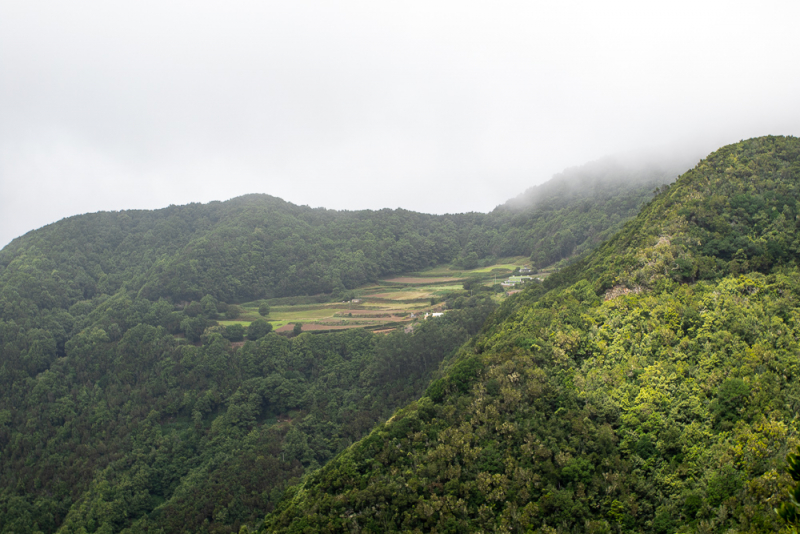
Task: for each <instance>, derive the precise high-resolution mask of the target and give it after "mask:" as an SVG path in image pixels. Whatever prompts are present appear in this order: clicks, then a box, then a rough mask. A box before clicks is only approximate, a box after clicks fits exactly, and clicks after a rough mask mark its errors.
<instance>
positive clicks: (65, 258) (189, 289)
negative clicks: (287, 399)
mask: <svg viewBox="0 0 800 534" xmlns="http://www.w3.org/2000/svg"><path fill="white" fill-rule="evenodd" d="M690 166H691V165H689V164H684V163H680V162H679V163H675V162H669V164H666V163H648V164H642V163H637V164H632V163H629V162H620V161H618V160H612V159H608V160H601V161H599V162H595V163H591V164H588V165H586V166H583V167H579V168H575V169H570V170H568V171H565V172H564V173H563V174H562V175H558V176H556V177H555V178H553V179H552V180H550V181H549V182H547V183H546V184H544V185H541V186H538V187H535V188H532V189H530V190H528V191H527V192H526V193H525V194H524V195H521V196H520V197H518V198H517V199H515V200H513V201H509V202H508V203H506V204H504V205H503V206H500V207H498V208H497V209H495V210H494V211H493V212H491V213H489V214H481V213H466V214H456V215H426V214H421V213H415V212H411V211H406V210H401V209H398V210H389V209H384V210H380V211H369V210H364V211H335V210H326V209H322V208H316V209H312V208H309V207H307V206H296V205H294V204H291V203H288V202H285V201H283V200H280V199H278V198H275V197H270V196H268V195H247V196H243V197H239V198H235V199H233V200H229V201H227V202H211V203H209V204H189V205H186V206H170V207H169V208H165V209H161V210H154V211H143V210H130V211H122V212H101V213H93V214H87V215H79V216H75V217H70V218H68V219H64V220H62V221H59V222H57V223H54V224H51V225H48V226H46V227H44V228H41V229H39V230H36V231H33V232H30V233H28V234H26V235H25V236H23V237H20V238H17V239H15V240H14V241H13V242H12V243H10V244H9V245H8V246H6V247H5V248H4V249H3V250H2V251H0V284H2V287H3V293H2V295H0V298H4V300H6V301H9V302H20V304H19V305H20V306H23V307H31V306H33V307H36V308H39V309H43V308H45V309H47V308H68V307H69V306H71V305H72V304H74V303H75V302H78V301H80V300H88V299H92V298H93V297H95V296H96V295H101V294H107V295H111V294H114V293H115V292H116V291H118V290H119V289H121V288H124V289H125V290H127V291H134V292H136V293H137V294H138V295H139V296H141V297H144V298H147V299H150V300H157V299H158V298H160V297H164V298H167V299H170V300H172V301H191V300H200V298H202V297H203V296H205V295H206V294H210V295H211V296H213V297H215V298H216V299H218V300H221V301H224V302H241V301H246V300H254V299H259V298H270V297H280V296H290V295H314V294H318V293H332V292H339V291H342V290H344V289H352V288H354V287H357V286H359V285H363V284H365V283H367V282H372V281H375V280H376V279H377V278H378V277H381V276H385V275H388V274H394V273H401V272H409V271H414V270H419V269H423V268H425V267H429V266H433V265H439V264H442V263H450V262H453V263H454V264H455V265H457V266H458V267H461V268H465V269H469V268H474V267H477V266H478V265H479V264H480V263H481V262H483V263H487V262H489V261H491V260H492V259H494V258H498V257H507V256H520V255H524V256H528V255H530V256H531V260H532V261H533V263H534V266H535V267H544V266H546V265H550V264H552V263H555V262H557V261H559V260H563V259H565V258H569V257H571V256H573V255H575V254H581V253H585V252H586V251H588V250H589V249H590V248H592V247H594V246H596V245H598V244H599V243H600V242H602V241H603V240H604V239H605V238H606V237H608V236H610V235H612V234H613V232H614V231H616V230H617V229H619V228H620V227H621V225H622V223H623V222H624V221H625V220H627V219H629V218H630V217H633V216H634V215H635V214H636V213H637V212H638V209H639V207H640V206H641V205H642V204H643V203H644V202H646V201H647V200H649V199H650V198H652V195H653V189H654V188H657V187H659V186H661V185H663V184H667V183H670V182H672V181H674V179H675V178H676V177H677V176H678V174H680V172H682V171H684V170H685V169H687V168H689V167H690ZM12 315H13V314H12Z"/></svg>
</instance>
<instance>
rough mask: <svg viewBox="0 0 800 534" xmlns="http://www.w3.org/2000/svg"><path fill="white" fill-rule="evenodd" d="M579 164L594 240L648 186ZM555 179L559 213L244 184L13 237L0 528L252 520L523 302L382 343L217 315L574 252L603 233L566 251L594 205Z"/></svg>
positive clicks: (5, 288) (467, 307) (469, 301)
mask: <svg viewBox="0 0 800 534" xmlns="http://www.w3.org/2000/svg"><path fill="white" fill-rule="evenodd" d="M585 171H586V173H584V175H582V176H583V177H582V178H581V180H583V179H586V180H590V179H591V180H594V182H593V183H595V186H593V187H595V188H596V191H597V192H598V199H600V198H601V197H602V195H600V193H599V192H600V191H601V190H605V189H608V194H607V195H606V196H605V197H602V198H604V199H605V200H603V201H602V202H603V204H602V206H603V207H602V209H603V210H608V211H607V213H606V212H604V213H605V214H606V215H608V217H607V218H606V219H604V220H602V221H601V220H598V222H597V225H596V227H595V229H598V231H599V232H601V233H602V232H603V231H608V230H609V229H610V228H612V227H613V225H618V224H620V223H621V221H622V220H623V219H624V218H625V217H627V216H628V215H629V214H630V213H632V212H631V211H630V210H631V209H632V208H631V206H634V205H638V204H640V203H641V202H644V201H645V199H646V198H651V197H652V188H651V187H650V186H651V185H652V184H649V183H648V185H646V186H645V185H642V184H638V185H635V181H633V182H631V184H634V185H631V187H630V189H625V188H621V189H620V188H619V184H618V183H616V182H615V180H616V179H614V178H613V175H615V174H614V172H612V173H611V174H608V173H606V174H602V173H601V174H599V175H597V176H595V178H591V177H592V176H594V175H593V174H592V172H593V171H591V170H590V169H589V170H586V169H585ZM615 172H616V171H615ZM587 173H588V174H587ZM620 176H621V175H620ZM615 184H616V185H615ZM562 193H563V192H562ZM562 193H558V195H561V197H559V198H562V201H563V202H561V201H560V202H561V204H559V205H560V206H561V208H560V210H559V211H558V212H557V213H556V212H552V213H551V212H548V211H546V210H542V209H541V206H537V205H531V206H528V207H526V208H513V209H505V208H502V209H499V210H497V211H496V212H494V213H492V214H488V215H485V214H476V213H472V214H460V215H443V216H434V215H424V214H418V213H413V212H408V211H404V210H381V211H377V212H374V211H359V212H337V211H332V210H324V209H311V208H308V207H304V206H295V205H292V204H289V203H286V202H283V201H281V200H280V199H276V198H273V197H269V196H266V195H250V196H246V197H240V198H237V199H233V200H231V201H228V202H214V203H210V204H206V205H200V204H193V205H188V206H171V207H169V208H165V209H163V210H156V211H125V212H113V213H112V212H109V213H96V214H89V215H81V216H76V217H71V218H68V219H65V220H62V221H59V222H58V223H55V224H52V225H49V226H47V227H45V228H42V229H40V230H36V231H34V232H31V233H29V234H26V235H25V236H22V237H20V238H18V239H16V240H14V241H13V242H12V243H11V244H10V245H8V246H7V247H5V248H4V249H3V250H2V251H0V532H15V533H27V532H31V533H33V532H46V533H51V532H87V533H93V532H103V533H106V532H123V531H124V532H145V531H146V532H159V531H162V530H163V531H164V532H178V531H184V530H188V531H203V532H238V531H239V529H240V528H241V527H242V526H243V525H249V526H254V525H257V524H258V523H259V522H260V521H261V519H262V518H263V517H264V516H265V514H267V513H268V512H270V511H272V510H273V508H274V506H275V504H276V503H277V502H279V501H280V500H281V498H282V495H283V492H284V491H285V489H286V488H288V487H289V486H291V485H294V484H296V483H297V482H299V481H300V480H301V478H302V477H303V476H305V475H306V474H308V473H311V472H313V471H315V470H316V469H317V468H319V467H320V466H323V465H325V464H326V463H327V462H328V461H329V460H331V459H332V458H334V457H336V456H337V455H338V454H339V453H340V452H341V451H343V450H345V449H346V448H347V447H348V446H350V445H351V444H353V443H355V442H357V441H358V440H359V439H361V438H362V437H363V436H365V435H366V434H367V433H369V432H370V430H371V429H372V428H373V427H374V426H375V425H376V424H378V423H380V422H381V421H385V420H386V419H387V418H388V417H389V416H390V415H391V414H392V413H394V412H395V411H396V410H397V409H399V408H401V407H402V406H405V405H407V404H408V403H409V402H412V401H414V400H415V399H418V398H419V397H420V396H421V395H423V394H424V392H425V391H426V389H427V388H428V387H429V385H430V382H431V380H432V379H436V378H438V377H440V376H441V375H440V364H441V363H442V362H443V361H450V359H451V358H452V357H453V355H454V354H455V352H456V351H457V350H458V348H459V347H461V346H462V345H464V343H466V342H468V341H469V340H470V339H471V338H472V337H473V336H474V335H476V334H478V333H479V332H480V331H481V329H483V328H487V327H485V326H484V325H485V324H487V323H486V319H487V317H489V316H491V317H492V319H491V321H489V323H488V324H489V325H497V324H499V323H500V322H501V321H502V319H503V318H504V317H507V316H509V314H512V313H514V310H515V309H516V307H515V306H517V305H518V304H514V302H516V303H521V302H523V301H524V298H523V299H510V301H507V302H506V303H505V304H503V305H502V306H501V307H500V311H499V313H497V314H494V315H490V314H491V313H492V310H493V308H494V304H493V301H492V299H491V298H490V295H491V294H493V293H492V292H480V291H479V292H476V294H475V295H474V296H472V297H469V296H468V295H466V292H465V294H464V296H463V297H461V298H458V299H455V301H454V305H453V306H452V308H454V309H451V310H449V311H448V312H447V314H446V315H445V316H444V317H440V318H437V319H435V320H431V321H429V322H426V323H423V324H422V325H421V326H419V327H418V328H415V329H414V330H413V332H411V333H403V332H400V331H398V332H393V333H390V334H388V335H385V336H383V335H374V334H370V333H368V332H364V331H350V332H339V333H328V334H318V335H310V334H301V335H299V336H295V337H292V336H289V335H287V336H284V335H277V334H275V333H270V332H269V324H268V323H266V322H264V321H263V320H255V321H252V323H251V325H250V326H249V327H248V328H247V329H244V328H243V327H241V326H238V328H237V325H234V324H229V325H228V326H227V327H221V326H219V325H220V323H221V322H223V321H224V320H230V319H235V318H236V317H237V314H239V313H240V311H241V310H240V307H239V306H237V304H241V303H243V302H245V301H252V300H256V299H261V298H270V297H274V298H275V300H276V301H277V300H281V299H278V297H287V298H288V297H296V296H298V295H314V296H313V297H303V298H305V299H311V300H314V301H315V302H317V301H325V300H326V299H327V300H334V299H339V298H341V297H342V294H343V293H344V292H345V290H348V291H349V290H350V289H352V288H356V287H358V286H360V285H361V284H364V283H366V282H369V281H373V280H376V279H377V278H378V277H380V276H385V275H388V274H391V273H401V272H407V271H412V270H413V271H419V270H422V269H424V268H427V267H429V266H432V265H441V264H448V263H449V264H452V265H454V266H456V267H458V268H459V269H462V268H467V267H469V266H473V267H474V266H476V265H478V266H481V265H483V266H490V265H492V264H493V261H494V258H497V257H507V256H509V255H510V254H517V255H522V256H529V255H530V254H531V252H533V248H532V247H535V243H537V242H539V241H540V240H541V239H543V237H542V236H550V237H548V239H551V241H552V242H553V243H555V245H556V248H558V249H559V250H560V251H561V252H560V253H559V254H560V255H559V254H557V255H556V256H553V258H554V259H555V260H564V259H567V258H570V257H573V256H574V254H576V253H580V252H581V251H582V250H585V249H586V248H587V247H590V246H595V243H594V241H593V240H594V239H595V238H596V236H597V235H599V234H591V235H590V234H586V236H584V237H585V239H584V237H581V239H584V241H582V242H581V243H583V244H578V245H575V244H574V243H572V242H570V244H569V246H566V245H565V246H561V245H560V243H561V241H559V240H560V239H562V238H563V237H564V235H566V234H564V233H561V234H558V229H559V228H565V227H567V226H569V225H570V224H572V223H573V222H575V221H578V219H580V221H579V222H575V225H576V226H575V228H578V227H583V226H582V225H584V223H585V222H586V219H585V214H586V213H590V214H594V215H591V217H594V216H595V215H596V214H597V213H598V212H597V211H596V209H595V207H593V205H592V204H591V202H589V203H588V204H587V199H586V198H584V197H583V196H581V195H580V194H575V195H572V194H562ZM543 195H544V196H542V195H540V197H541V198H551V199H555V196H553V195H555V193H553V194H552V195H551V194H550V193H547V194H543ZM547 195H550V197H548V196H547ZM598 202H600V200H598ZM587 210H588V211H587ZM539 211H541V213H539ZM580 214H583V215H580ZM626 214H628V215H626ZM555 218H557V219H558V222H557V224H551V219H553V220H555ZM554 232H555V233H554ZM551 234H552V235H551ZM573 235H574V234H573ZM580 247H584V248H580ZM447 272H450V271H447ZM565 276H566V275H565ZM297 298H300V297H297ZM525 298H529V297H525ZM289 300H292V299H289ZM301 300H302V299H301ZM281 301H282V300H281ZM512 301H513V302H512ZM446 304H447V303H444V304H443V305H446ZM252 313H255V312H252ZM249 321H250V319H248V322H249ZM447 380H450V379H449V378H447V379H445V382H439V383H438V384H439V385H440V386H441V384H443V383H449V382H447Z"/></svg>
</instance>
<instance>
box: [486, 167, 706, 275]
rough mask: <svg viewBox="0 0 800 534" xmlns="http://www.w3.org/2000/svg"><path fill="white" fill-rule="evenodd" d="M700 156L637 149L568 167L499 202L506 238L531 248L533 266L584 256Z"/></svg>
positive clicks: (498, 213) (497, 214) (496, 215)
mask: <svg viewBox="0 0 800 534" xmlns="http://www.w3.org/2000/svg"><path fill="white" fill-rule="evenodd" d="M699 159H700V158H699V157H698V158H692V157H686V156H681V157H678V156H676V155H662V154H649V153H635V154H628V155H621V156H614V157H606V158H603V159H600V160H597V161H593V162H590V163H587V164H585V165H582V166H580V167H573V168H570V169H566V170H565V171H564V172H562V173H559V174H557V175H555V176H554V177H553V178H552V179H551V180H549V181H547V182H545V183H543V184H541V185H538V186H535V187H531V188H530V189H528V190H527V191H525V192H524V193H523V194H521V195H519V196H518V197H516V198H513V199H511V200H509V201H508V202H506V203H505V204H503V205H501V206H498V207H497V208H496V209H495V210H494V211H493V212H492V213H491V214H490V215H491V216H492V217H493V218H495V219H496V220H499V221H503V223H504V224H506V225H507V230H506V232H505V235H506V236H507V238H506V239H507V241H508V242H514V243H516V246H517V248H518V249H524V250H526V251H527V250H530V251H531V252H530V257H531V262H532V265H533V266H534V267H538V268H541V267H545V266H548V265H551V264H553V263H556V262H558V261H561V260H564V259H565V258H569V259H571V258H573V257H574V256H582V255H585V254H586V253H587V252H589V251H591V250H592V249H593V248H595V247H596V246H597V245H599V244H600V243H602V242H603V241H605V240H606V239H608V238H609V237H611V236H613V235H614V234H615V233H616V232H617V231H619V230H620V228H622V225H623V224H624V223H625V222H626V221H627V220H629V219H631V218H633V217H635V216H636V215H637V214H638V212H639V210H640V209H641V207H642V206H643V205H644V204H645V203H647V202H648V201H649V200H650V199H651V198H652V197H653V191H654V190H656V191H658V190H659V189H660V188H661V187H663V186H665V185H668V184H670V183H672V182H673V181H675V178H676V177H677V176H679V175H681V174H683V173H684V172H685V171H686V170H687V169H690V168H692V167H693V166H694V165H695V164H696V163H697V161H698V160H699Z"/></svg>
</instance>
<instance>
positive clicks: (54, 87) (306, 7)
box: [0, 0, 800, 246]
mask: <svg viewBox="0 0 800 534" xmlns="http://www.w3.org/2000/svg"><path fill="white" fill-rule="evenodd" d="M798 20H800V2H798V1H796V0H791V1H761V2H752V1H748V2H732V1H729V0H728V1H713V2H711V1H709V2H704V1H702V0H693V1H691V2H689V1H675V0H671V1H669V2H661V3H655V2H642V1H640V0H639V1H631V2H619V1H604V2H596V1H591V2H589V1H587V2H569V1H560V2H554V1H548V2H541V1H532V0H529V1H520V2H508V1H496V2H486V1H482V2H470V1H464V0H459V1H447V2H444V1H442V2H436V1H431V0H426V1H424V2H423V1H420V2H417V1H408V0H404V1H402V2H400V1H374V0H372V1H363V2H356V1H342V2H336V1H325V2H307V1H298V0H292V1H289V2H286V1H283V2H273V1H264V0H261V1H252V2H249V1H233V2H230V1H228V2H221V1H220V2H211V1H204V0H201V1H198V0H192V1H171V0H158V1H142V0H137V1H135V2H108V1H99V0H98V1H95V2H86V1H80V0H71V1H69V2H61V1H51V2H43V1H35V0H25V1H24V2H21V1H13V0H0V246H4V245H5V244H7V243H8V242H9V241H10V240H11V239H13V238H14V237H17V236H19V235H22V234H24V233H26V232H28V231H30V230H32V229H34V228H38V227H41V226H43V225H45V224H48V223H51V222H54V221H56V220H59V219H61V218H63V217H67V216H70V215H75V214H79V213H85V212H90V211H99V210H119V209H128V208H159V207H164V206H167V205H169V204H185V203H188V202H207V201H209V200H226V199H229V198H232V197H235V196H238V195H242V194H246V193H268V194H271V195H275V196H278V197H281V198H284V199H286V200H289V201H291V202H295V203H298V204H308V205H311V206H325V207H328V208H336V209H361V208H383V207H390V208H395V207H403V208H407V209H412V210H417V211H424V212H430V213H445V212H460V211H472V210H474V211H489V210H491V209H492V208H494V206H496V205H497V204H500V203H502V202H503V201H505V200H507V199H508V198H510V197H513V196H516V195H517V194H519V193H520V192H522V191H523V190H525V189H526V188H528V187H530V186H532V185H534V184H537V183H540V182H542V181H545V180H547V179H549V178H550V177H551V176H552V175H553V174H554V173H556V172H559V171H561V170H562V169H564V168H565V167H568V166H574V165H579V164H582V163H585V162H587V161H590V160H593V159H597V158H599V157H602V156H604V155H607V154H611V153H615V152H620V151H629V150H634V149H639V148H643V147H660V146H673V147H675V146H677V147H684V148H685V147H689V149H690V150H696V151H698V153H707V152H709V151H711V150H713V149H714V148H717V147H719V146H721V145H723V144H727V143H730V142H735V141H738V140H740V139H746V138H750V137H754V136H760V135H765V134H780V135H800V98H799V95H800V60H798V50H800V42H799V41H800V32H798V31H797V22H798Z"/></svg>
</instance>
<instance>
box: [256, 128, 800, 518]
mask: <svg viewBox="0 0 800 534" xmlns="http://www.w3.org/2000/svg"><path fill="white" fill-rule="evenodd" d="M799 215H800V140H798V139H797V138H791V137H765V138H758V139H752V140H748V141H743V142H741V143H737V144H734V145H730V146H727V147H724V148H722V149H720V150H718V151H716V152H714V153H713V154H711V155H710V156H709V157H708V158H706V159H705V160H703V161H701V162H700V164H698V165H697V166H696V167H695V168H694V169H692V170H691V171H689V172H688V173H686V174H684V175H683V176H682V177H681V178H679V180H678V181H677V182H676V183H675V184H673V185H672V186H671V187H669V188H668V189H666V190H664V191H662V192H661V194H659V195H658V196H657V197H656V198H655V199H653V200H652V201H651V202H650V203H649V204H648V205H647V206H646V207H645V208H644V209H643V210H642V212H641V213H640V214H639V216H638V217H637V218H636V219H635V220H633V221H631V222H629V223H628V224H627V225H626V226H625V228H624V229H623V230H622V231H621V232H620V233H619V234H617V236H615V237H614V238H613V239H612V240H610V241H609V242H607V243H606V244H605V245H603V246H602V247H601V248H599V249H597V250H596V251H595V252H594V253H592V254H591V255H590V256H589V257H588V258H586V260H584V261H583V262H580V263H579V264H577V265H574V266H572V267H570V268H569V269H567V270H565V271H563V272H562V273H559V275H558V276H554V277H552V278H551V279H550V280H549V281H548V284H547V287H548V288H551V289H550V290H549V291H547V290H546V288H545V287H542V286H539V287H534V288H531V289H529V290H528V291H526V292H525V293H523V294H522V295H521V296H520V298H518V299H515V300H514V301H511V302H509V303H508V304H507V305H506V306H505V309H504V310H501V315H500V319H499V320H498V319H494V320H492V321H490V322H489V323H488V326H487V330H486V331H484V332H483V333H482V334H481V335H479V336H478V337H477V338H475V339H474V340H473V341H471V342H470V344H468V345H467V346H465V347H464V348H463V349H462V351H461V352H459V354H458V355H457V356H456V357H454V358H453V359H451V360H449V363H448V367H447V370H446V371H445V373H444V376H443V377H442V378H440V379H438V380H436V381H434V382H433V383H432V384H431V386H430V387H429V389H428V391H427V394H426V395H425V396H424V397H422V398H421V399H420V400H418V401H416V402H414V403H411V404H410V405H408V406H407V407H406V408H404V409H403V410H401V411H399V412H398V413H397V414H395V416H393V418H392V419H390V420H389V421H387V422H386V423H384V424H383V425H380V426H379V427H378V428H376V429H375V430H373V431H372V432H371V433H370V435H369V436H368V437H366V438H364V439H363V440H361V441H360V442H358V443H356V444H354V445H352V446H351V447H349V448H348V449H347V450H346V451H344V452H343V453H342V454H340V455H339V456H338V457H337V458H336V459H334V460H333V461H331V462H329V463H328V464H327V465H326V466H324V467H323V468H322V469H320V470H319V471H318V472H316V473H314V474H313V475H312V476H310V477H309V478H308V479H307V480H306V481H305V482H304V483H303V484H302V485H300V486H297V487H295V488H293V489H291V490H290V491H289V492H288V493H287V496H286V497H285V498H284V500H283V501H282V502H281V504H280V505H279V507H278V509H277V510H276V512H274V513H273V514H270V515H269V516H268V517H267V519H266V523H265V525H264V527H263V528H264V530H266V531H269V532H306V531H308V532H310V531H315V532H340V531H355V530H363V531H371V532H386V531H395V530H398V531H399V530H402V531H407V532H412V531H418V532H471V531H472V532H476V531H484V532H489V531H499V532H543V533H544V532H547V533H552V532H656V533H672V532H776V531H780V530H781V529H785V526H784V525H783V524H782V522H781V520H780V519H779V518H778V517H777V515H776V514H775V513H774V508H775V507H777V506H779V504H780V503H781V502H783V501H785V500H786V499H787V493H786V489H787V488H788V485H789V483H790V482H791V479H790V477H788V475H787V474H786V473H785V469H784V458H785V456H786V453H787V451H788V450H793V449H794V447H795V446H796V445H797V443H798V418H797V413H798V411H800V382H799V381H798V376H800V360H798V355H800V276H798V275H800V273H799V272H798V266H797V262H798V259H800V258H799V257H798V252H800V251H798V249H797V247H796V243H797V241H796V239H797V238H796V236H797V235H798V230H800V228H798V224H799V223H800V217H799ZM786 531H787V532H788V529H786Z"/></svg>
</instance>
